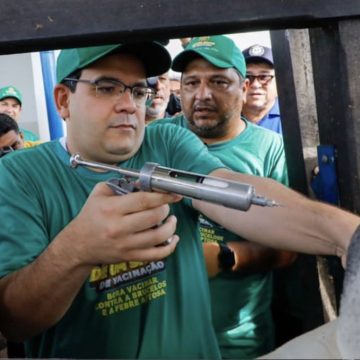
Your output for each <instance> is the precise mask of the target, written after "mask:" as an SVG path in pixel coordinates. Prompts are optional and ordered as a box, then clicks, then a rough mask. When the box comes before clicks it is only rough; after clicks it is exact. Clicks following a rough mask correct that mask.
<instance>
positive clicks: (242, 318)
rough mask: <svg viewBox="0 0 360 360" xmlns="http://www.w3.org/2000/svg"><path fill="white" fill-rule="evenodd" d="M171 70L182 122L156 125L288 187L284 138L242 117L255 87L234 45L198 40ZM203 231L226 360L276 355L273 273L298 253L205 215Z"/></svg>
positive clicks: (216, 322) (221, 38)
mask: <svg viewBox="0 0 360 360" xmlns="http://www.w3.org/2000/svg"><path fill="white" fill-rule="evenodd" d="M172 68H173V70H175V71H179V72H182V78H181V89H180V91H181V99H182V100H181V101H182V109H183V115H180V116H177V117H173V118H171V119H170V118H169V119H165V120H161V121H158V122H157V123H156V125H163V124H167V123H171V124H177V125H180V126H181V127H184V128H188V129H190V130H191V131H193V132H194V133H195V134H196V135H198V136H199V138H200V139H201V140H202V141H203V142H204V143H206V145H207V147H208V149H209V151H210V152H211V153H212V154H213V155H215V156H216V157H218V158H219V159H220V160H221V161H222V162H223V163H224V164H225V165H227V166H228V167H229V168H231V169H232V170H235V171H239V172H242V173H248V174H253V175H257V176H263V177H269V178H272V179H274V180H276V181H279V182H281V183H283V184H285V185H287V184H288V177H287V169H286V163H285V153H284V146H283V140H282V138H281V136H279V135H278V134H275V133H274V132H271V131H269V130H266V129H263V128H260V127H258V126H255V125H253V124H252V123H250V122H248V121H247V120H246V119H244V118H242V117H241V111H242V104H243V101H244V99H245V98H246V92H247V90H248V86H249V81H248V80H247V79H246V64H245V59H244V56H243V54H242V52H241V50H240V49H239V48H238V47H237V46H236V44H235V43H234V41H233V40H232V39H230V38H228V37H226V36H223V35H218V36H203V37H195V38H193V39H192V40H191V42H190V43H189V44H188V45H187V47H186V48H185V50H184V51H182V52H181V53H180V54H179V55H177V56H176V57H175V59H174V60H173V66H172ZM199 227H200V232H201V240H202V241H203V248H204V254H205V260H206V264H207V267H208V273H209V277H210V280H209V284H210V292H211V303H212V304H211V305H212V317H213V324H214V328H215V331H216V335H217V338H218V342H219V345H220V349H221V355H222V357H223V358H226V359H253V358H256V357H258V356H260V355H262V354H264V353H267V352H269V351H271V350H273V348H274V325H273V321H272V314H271V300H272V293H273V283H272V272H271V270H272V269H273V268H276V267H280V266H285V265H288V264H289V263H291V262H292V261H293V259H294V257H295V254H293V253H288V252H284V251H279V250H274V249H271V248H266V247H264V246H261V245H257V244H254V243H251V242H249V241H246V240H245V239H243V238H241V237H239V236H237V235H235V234H233V233H231V232H229V231H226V230H225V229H224V228H223V227H222V226H220V225H218V224H216V223H214V222H212V221H211V220H209V219H207V218H205V217H204V216H202V215H200V216H199Z"/></svg>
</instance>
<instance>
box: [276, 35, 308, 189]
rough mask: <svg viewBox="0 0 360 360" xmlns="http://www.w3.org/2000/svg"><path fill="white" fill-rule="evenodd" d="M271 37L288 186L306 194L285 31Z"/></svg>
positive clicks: (300, 141)
mask: <svg viewBox="0 0 360 360" xmlns="http://www.w3.org/2000/svg"><path fill="white" fill-rule="evenodd" d="M270 35H271V43H272V50H273V56H274V66H275V71H276V82H277V87H278V94H279V105H280V113H281V122H282V127H283V136H284V146H285V153H286V162H287V166H288V171H289V182H290V186H291V187H292V188H293V189H295V190H297V191H300V192H302V193H303V194H307V193H308V191H307V181H306V174H305V163H304V157H303V150H302V148H303V146H302V140H301V132H300V125H299V114H298V108H297V102H296V92H295V82H294V75H293V68H292V63H291V54H290V47H289V41H288V40H287V36H286V31H284V30H278V31H271V33H270Z"/></svg>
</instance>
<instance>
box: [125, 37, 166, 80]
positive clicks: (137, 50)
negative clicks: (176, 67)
mask: <svg viewBox="0 0 360 360" xmlns="http://www.w3.org/2000/svg"><path fill="white" fill-rule="evenodd" d="M119 52H120V53H127V54H134V55H135V56H136V57H138V58H139V59H140V60H141V61H142V63H143V64H144V67H145V72H146V77H151V76H157V75H161V74H164V73H166V72H167V71H169V69H170V66H171V56H170V54H169V52H168V51H167V50H166V49H165V48H164V47H163V46H162V45H160V44H159V43H157V42H142V43H128V44H123V45H120V46H119Z"/></svg>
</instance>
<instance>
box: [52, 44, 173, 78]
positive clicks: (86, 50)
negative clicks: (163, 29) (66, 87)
mask: <svg viewBox="0 0 360 360" xmlns="http://www.w3.org/2000/svg"><path fill="white" fill-rule="evenodd" d="M110 53H126V54H132V55H134V56H136V57H138V58H139V59H140V60H141V61H142V63H143V64H144V67H145V71H146V77H151V76H156V75H161V74H163V73H165V72H167V71H168V70H169V68H170V65H171V56H170V54H169V52H168V51H167V50H166V49H165V48H164V47H163V46H162V45H161V44H159V43H157V42H155V41H153V42H150V41H149V42H142V43H128V44H116V45H104V46H92V47H83V48H76V49H64V50H62V51H61V52H60V54H59V56H58V59H57V66H56V79H57V81H58V82H59V83H60V82H61V81H62V80H64V78H66V77H67V76H69V75H70V74H71V73H73V72H74V71H76V70H80V69H83V68H85V67H87V66H89V65H90V64H92V63H93V62H95V61H97V60H99V59H101V58H102V57H104V56H106V55H109V54H110Z"/></svg>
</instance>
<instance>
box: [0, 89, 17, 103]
mask: <svg viewBox="0 0 360 360" xmlns="http://www.w3.org/2000/svg"><path fill="white" fill-rule="evenodd" d="M6 98H14V99H16V100H17V101H18V102H19V104H20V105H21V104H22V95H21V92H20V91H19V90H18V89H17V88H16V87H15V86H12V85H10V86H5V87H3V88H1V89H0V100H3V99H6Z"/></svg>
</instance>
